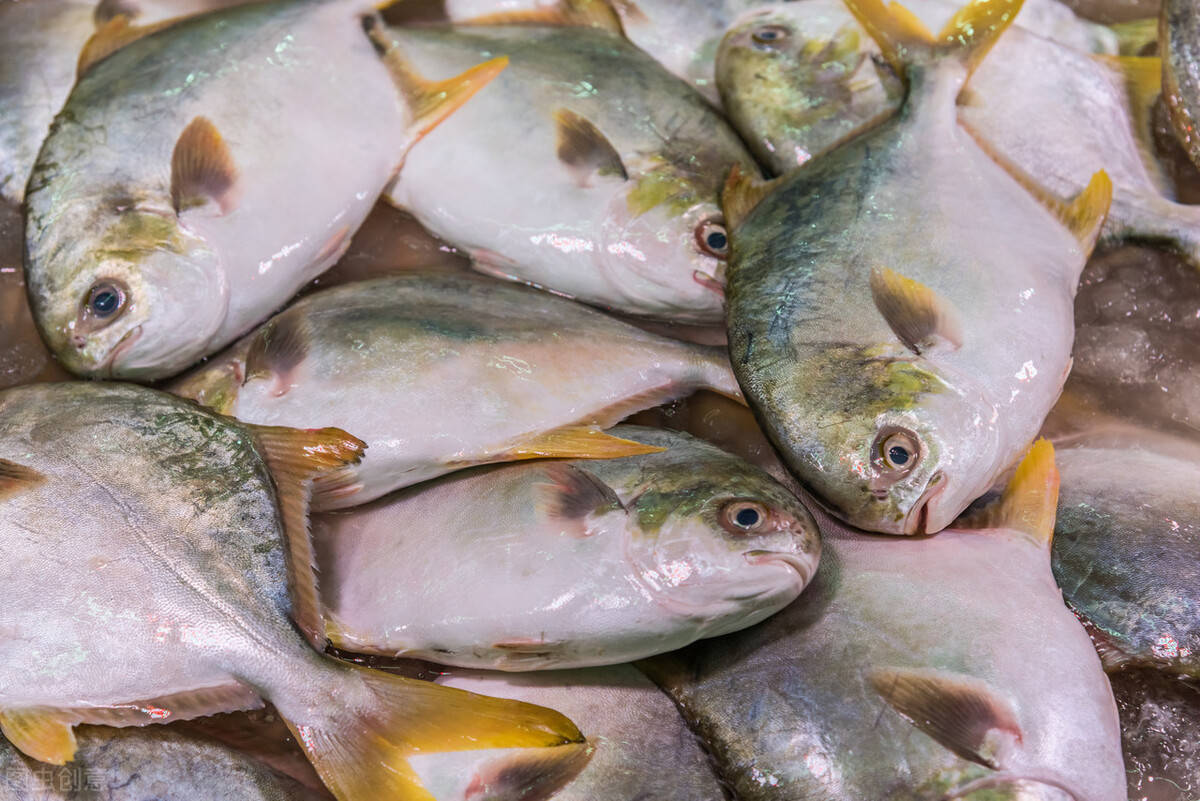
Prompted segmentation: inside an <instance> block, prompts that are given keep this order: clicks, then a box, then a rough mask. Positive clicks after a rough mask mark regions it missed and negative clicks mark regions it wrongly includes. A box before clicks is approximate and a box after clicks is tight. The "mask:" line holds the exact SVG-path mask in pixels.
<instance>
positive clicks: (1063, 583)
mask: <svg viewBox="0 0 1200 801" xmlns="http://www.w3.org/2000/svg"><path fill="white" fill-rule="evenodd" d="M1161 439H1163V438H1162V437H1161V436H1155V435H1153V434H1148V433H1145V432H1140V431H1138V430H1137V429H1135V428H1129V429H1126V430H1112V429H1109V430H1100V431H1097V432H1095V433H1092V434H1085V435H1081V436H1076V437H1073V438H1072V441H1071V442H1070V443H1069V447H1065V446H1064V447H1061V448H1059V451H1058V463H1059V470H1060V471H1061V472H1062V492H1061V504H1060V508H1059V512H1058V522H1057V523H1056V525H1055V532H1054V576H1055V578H1056V579H1057V581H1058V584H1059V586H1060V587H1062V591H1063V598H1064V599H1065V600H1066V602H1067V603H1068V604H1069V605H1070V607H1071V608H1072V609H1073V610H1075V612H1076V614H1078V615H1079V616H1080V617H1081V618H1082V619H1084V620H1086V621H1087V623H1088V624H1089V630H1090V631H1091V632H1092V638H1093V639H1094V640H1095V641H1096V644H1097V649H1098V650H1099V651H1100V655H1101V657H1102V659H1103V660H1104V664H1105V667H1106V668H1107V669H1108V670H1110V671H1115V670H1118V669H1120V668H1122V667H1125V666H1133V667H1153V668H1156V669H1158V670H1162V671H1164V672H1169V673H1175V674H1178V675H1183V676H1191V677H1192V678H1200V623H1198V621H1200V565H1197V563H1196V558H1195V555H1196V553H1197V549H1200V499H1198V498H1197V496H1196V487H1197V486H1200V446H1197V445H1195V444H1194V442H1189V441H1188V440H1184V439H1182V438H1175V437H1169V438H1166V439H1167V443H1166V444H1165V445H1164V444H1162V443H1161V442H1160V440H1161ZM1131 477H1140V478H1141V480H1137V479H1134V480H1131Z"/></svg>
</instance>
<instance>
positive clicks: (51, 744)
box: [0, 707, 75, 765]
mask: <svg viewBox="0 0 1200 801" xmlns="http://www.w3.org/2000/svg"><path fill="white" fill-rule="evenodd" d="M72 725H73V723H72V722H71V721H70V720H69V719H68V717H67V716H66V715H64V714H63V713H62V712H60V711H59V710H57V709H48V708H45V707H37V708H33V709H13V710H9V711H7V712H0V731H2V732H4V736H5V737H7V738H8V741H9V742H10V743H12V744H13V745H15V746H16V747H17V748H18V749H19V750H20V751H21V753H23V754H26V755H28V756H30V757H33V758H34V759H36V760H37V761H39V762H48V763H49V764H51V765H65V764H66V763H68V762H70V761H71V760H72V759H74V758H75V733H74V732H73V731H71V726H72Z"/></svg>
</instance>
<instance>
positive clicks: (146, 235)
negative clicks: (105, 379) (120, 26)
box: [25, 0, 503, 379]
mask: <svg viewBox="0 0 1200 801" xmlns="http://www.w3.org/2000/svg"><path fill="white" fill-rule="evenodd" d="M364 4H366V0H337V1H335V2H307V0H277V2H267V3H254V4H250V5H245V6H240V7H236V8H232V9H226V10H224V11H221V12H215V13H211V14H206V15H202V16H199V17H194V18H191V19H188V20H186V21H183V22H180V23H178V24H175V25H172V26H170V27H167V28H166V29H164V30H161V31H157V32H155V33H153V34H151V35H149V36H145V37H143V38H141V39H138V40H137V41H136V42H133V43H132V44H129V45H127V46H125V47H123V48H121V49H120V50H118V51H117V52H115V53H113V54H112V55H110V56H108V57H107V58H105V59H103V60H102V61H100V62H99V63H97V64H96V65H95V66H94V67H92V68H91V69H89V70H88V71H87V72H86V74H84V76H83V77H82V78H81V79H80V80H79V82H78V83H77V84H76V85H75V88H74V89H73V90H72V91H71V95H70V97H69V98H68V99H67V102H66V105H65V106H64V107H63V110H62V111H61V112H60V113H59V115H58V117H57V118H56V121H55V123H54V126H53V129H52V131H51V133H50V136H49V137H48V138H47V139H46V141H45V143H44V144H43V146H42V150H41V153H40V154H39V156H38V161H37V163H36V164H35V165H34V168H33V174H32V177H31V179H30V184H29V191H28V194H27V196H26V227H25V236H26V243H25V244H26V279H27V280H28V282H29V289H30V299H31V302H32V305H33V311H34V316H35V318H36V319H37V322H38V325H39V327H40V329H41V332H42V335H43V337H44V338H45V339H46V341H47V343H48V344H49V345H50V347H51V349H52V350H53V351H54V352H55V354H56V355H57V356H58V358H59V360H60V361H61V362H62V363H63V364H65V365H66V366H67V367H68V368H69V369H71V370H72V371H73V372H76V373H78V374H82V375H89V376H120V377H127V378H128V377H134V378H142V379H150V378H162V377H165V376H168V375H172V374H174V373H177V372H178V371H179V370H181V369H182V368H184V367H186V366H188V365H189V364H191V363H193V362H195V361H196V360H197V359H199V358H200V357H202V356H205V355H208V354H210V353H213V352H215V351H216V350H218V349H220V348H221V347H222V346H224V345H225V344H227V343H229V342H231V341H232V340H233V339H235V338H236V337H238V336H239V335H241V334H243V333H245V331H246V330H247V329H249V328H250V327H252V326H253V325H255V324H256V323H258V322H261V321H262V319H264V318H265V317H266V316H267V315H268V314H269V313H270V312H271V311H272V310H274V309H276V308H278V307H279V305H280V304H281V303H282V302H283V301H285V300H286V299H287V298H288V297H290V296H291V295H292V294H294V293H295V292H296V290H297V289H299V288H300V287H301V286H303V285H304V284H305V283H306V282H307V281H309V280H311V279H312V278H313V277H314V276H315V275H317V274H319V273H321V272H322V271H324V270H325V269H326V268H328V267H329V266H331V265H332V264H333V263H334V262H335V261H337V259H338V256H339V255H340V254H341V253H342V251H343V250H344V249H345V247H346V245H347V244H348V243H349V240H350V234H351V233H352V232H353V231H354V229H356V228H357V227H358V225H359V223H361V222H362V220H363V218H365V217H366V215H367V213H368V212H369V211H370V209H371V205H372V203H373V202H374V201H375V198H376V197H377V196H378V195H379V193H380V192H381V191H382V190H383V188H384V186H385V185H386V184H387V183H388V181H389V180H391V178H392V177H393V175H394V174H395V171H396V170H397V169H398V168H399V166H400V164H401V162H402V160H403V157H404V153H405V152H406V150H407V149H408V147H409V146H411V145H412V143H413V142H414V141H415V140H416V139H419V138H420V136H421V135H422V133H423V132H424V131H426V130H428V129H429V128H431V127H432V126H434V125H436V124H437V122H438V121H439V120H440V119H441V118H443V117H444V116H445V115H446V114H448V113H450V112H451V111H452V110H453V109H454V108H455V107H457V106H458V105H459V104H461V103H463V102H465V101H466V99H467V98H469V97H470V96H471V94H473V93H474V92H475V91H477V90H478V89H479V88H480V86H482V85H483V84H486V83H487V81H488V80H489V79H490V78H491V77H493V76H494V75H495V74H496V73H497V72H498V71H499V70H501V69H503V60H492V61H491V62H488V63H486V64H483V65H479V66H477V67H473V68H472V69H471V70H468V72H467V73H466V74H464V75H461V76H459V77H457V78H454V79H451V80H448V81H445V82H441V83H431V82H428V81H425V80H424V79H423V78H421V77H420V76H419V75H417V74H415V73H414V72H413V71H412V69H411V68H409V67H408V65H407V64H406V63H405V61H404V58H403V56H402V54H400V53H399V52H397V51H396V50H394V49H392V50H389V51H388V52H387V53H386V54H385V55H384V56H383V57H381V56H380V54H379V53H378V52H377V51H376V48H377V47H378V48H384V47H386V44H376V43H374V42H373V41H372V40H371V39H370V38H369V37H368V36H367V34H366V33H364V30H363V28H364V25H368V26H370V24H372V20H375V17H374V16H373V13H374V12H373V11H371V10H370V8H369V4H367V8H366V9H365V10H364V8H363V6H364ZM376 22H377V20H376ZM331 153H332V154H334V156H330V154H331ZM339 154H340V156H339ZM300 164H304V165H307V166H306V167H305V169H297V165H300ZM81 231H83V232H86V233H83V234H81Z"/></svg>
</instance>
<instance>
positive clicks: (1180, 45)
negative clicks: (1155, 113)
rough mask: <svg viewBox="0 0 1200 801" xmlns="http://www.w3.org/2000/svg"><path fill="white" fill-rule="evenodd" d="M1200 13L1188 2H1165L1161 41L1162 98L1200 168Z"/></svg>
mask: <svg viewBox="0 0 1200 801" xmlns="http://www.w3.org/2000/svg"><path fill="white" fill-rule="evenodd" d="M1198 32H1200V10H1198V9H1197V8H1196V4H1195V3H1192V2H1189V1H1188V0H1163V3H1162V10H1161V12H1160V13H1159V26H1158V41H1159V42H1160V43H1161V44H1162V49H1163V57H1162V90H1163V91H1162V97H1163V100H1165V101H1166V105H1167V109H1168V111H1169V112H1170V115H1169V116H1170V119H1171V126H1172V128H1174V130H1175V137H1176V138H1177V139H1178V140H1179V142H1180V144H1182V145H1183V147H1184V150H1185V151H1187V154H1188V156H1189V157H1190V158H1191V160H1192V163H1193V164H1195V165H1196V166H1198V167H1200V130H1197V126H1198V124H1200V34H1198Z"/></svg>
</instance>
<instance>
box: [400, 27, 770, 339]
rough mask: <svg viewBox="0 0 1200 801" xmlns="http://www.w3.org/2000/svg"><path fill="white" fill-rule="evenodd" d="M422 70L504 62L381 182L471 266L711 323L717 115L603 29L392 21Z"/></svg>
mask: <svg viewBox="0 0 1200 801" xmlns="http://www.w3.org/2000/svg"><path fill="white" fill-rule="evenodd" d="M391 35H392V36H393V37H394V38H395V40H396V42H397V43H398V47H399V49H400V50H401V51H403V52H404V53H405V54H406V56H408V57H409V58H410V59H411V60H412V63H413V64H414V65H415V66H416V68H417V69H419V70H421V71H422V72H423V73H426V74H429V75H433V76H441V75H446V74H450V73H453V72H456V71H458V70H460V69H461V68H462V67H463V66H469V65H470V64H471V63H474V62H476V61H478V59H479V57H480V53H488V54H491V55H504V56H507V57H508V58H509V59H510V62H509V67H508V69H506V70H505V71H504V73H503V74H502V75H500V76H499V77H498V78H497V79H496V80H495V81H493V82H492V84H491V85H489V86H488V87H487V88H486V89H485V90H483V91H481V92H480V93H479V95H478V96H477V97H476V98H474V99H473V100H472V101H471V103H470V104H468V105H466V106H465V107H464V108H463V109H462V110H461V111H460V112H458V113H456V114H455V115H454V116H453V117H451V118H450V119H449V120H447V121H446V122H445V123H444V124H443V125H441V126H439V128H438V130H436V131H434V132H432V133H431V134H430V135H429V136H427V137H425V139H424V140H423V141H422V142H421V145H420V147H417V148H414V149H413V151H412V152H411V153H410V154H409V155H408V158H407V160H406V161H405V165H404V170H403V172H401V174H400V176H399V177H398V179H397V181H396V184H395V186H394V187H393V188H392V189H391V190H390V191H389V197H390V198H391V199H392V201H393V202H395V203H396V204H397V205H398V206H400V207H401V208H404V209H407V210H408V211H410V212H412V214H413V215H414V216H415V217H416V218H417V219H418V220H420V222H421V223H422V224H423V225H424V226H425V227H426V228H428V229H429V230H430V231H432V232H433V233H434V234H436V235H437V236H439V237H441V238H442V239H445V240H446V241H448V242H450V243H452V244H454V245H455V246H457V247H459V248H461V249H463V250H464V251H465V252H466V253H468V254H469V255H470V256H471V257H472V259H473V260H474V262H475V265H476V268H477V269H480V270H482V271H484V272H487V273H490V274H492V275H496V276H499V277H503V278H509V279H513V280H518V281H524V282H526V283H531V284H534V285H537V286H540V287H544V288H547V289H550V290H553V291H554V292H557V293H560V294H564V295H568V296H570V297H574V298H576V299H578V300H581V301H583V302H586V303H591V304H594V305H598V306H603V307H606V308H611V309H614V310H617V311H621V312H626V313H629V314H635V315H640V316H647V317H654V318H660V319H669V320H674V321H679V322H695V323H712V322H720V320H721V315H722V302H723V294H722V292H723V290H722V284H723V278H724V260H725V257H726V254H727V252H728V240H727V236H726V232H725V228H724V225H723V223H722V218H721V210H720V207H719V205H718V203H719V201H718V195H719V192H720V188H721V185H722V182H723V181H724V180H725V176H726V174H727V173H728V172H729V168H730V167H731V166H733V165H734V164H740V165H741V167H742V169H743V170H746V171H752V172H756V171H757V168H756V167H755V166H754V162H753V159H752V158H751V156H750V154H749V153H748V152H747V151H746V148H745V146H744V145H743V144H742V142H741V140H740V139H738V137H737V134H735V133H734V131H733V129H732V128H730V127H729V125H728V123H726V122H725V120H724V118H722V117H721V116H720V114H718V113H717V112H716V111H715V110H714V109H713V108H712V107H711V106H709V105H708V104H707V103H705V102H704V100H703V98H701V97H700V96H699V95H698V94H696V93H695V92H694V91H693V90H692V89H691V88H689V87H688V86H687V85H685V84H684V83H682V82H681V81H680V80H679V79H678V78H676V77H674V76H673V75H671V74H670V73H668V72H667V71H666V70H664V69H663V68H662V66H661V65H659V64H658V63H657V62H655V61H654V60H653V59H651V58H650V57H649V56H647V55H646V54H645V53H643V52H641V51H640V50H638V49H637V48H636V47H634V46H633V45H631V44H629V43H628V42H626V41H625V40H623V39H621V38H620V37H618V36H615V35H614V34H611V33H608V32H605V31H600V30H596V29H593V28H573V27H552V28H545V27H525V26H511V27H474V26H471V27H462V28H457V29H449V30H441V29H418V28H408V29H400V28H396V29H391Z"/></svg>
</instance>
